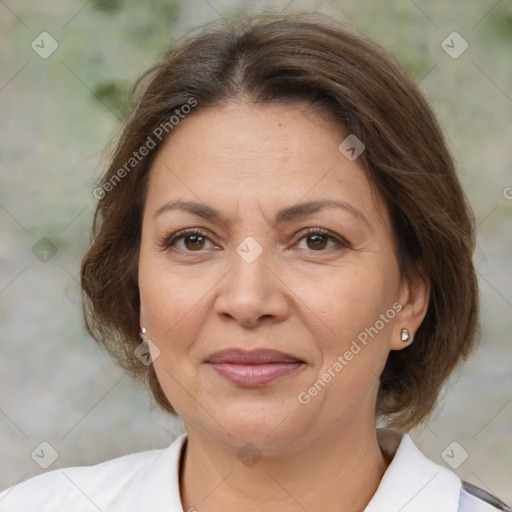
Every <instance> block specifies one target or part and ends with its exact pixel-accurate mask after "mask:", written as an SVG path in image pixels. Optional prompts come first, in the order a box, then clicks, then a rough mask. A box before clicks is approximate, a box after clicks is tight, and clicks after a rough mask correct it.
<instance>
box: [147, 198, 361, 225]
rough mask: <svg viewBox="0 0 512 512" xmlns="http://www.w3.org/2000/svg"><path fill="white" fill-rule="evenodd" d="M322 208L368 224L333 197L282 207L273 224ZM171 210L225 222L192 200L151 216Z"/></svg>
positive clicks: (165, 208) (160, 210) (355, 210)
mask: <svg viewBox="0 0 512 512" xmlns="http://www.w3.org/2000/svg"><path fill="white" fill-rule="evenodd" d="M324 208H335V209H338V210H343V211H345V212H349V213H350V214H352V215H353V216H354V217H356V218H358V219H360V220H362V221H364V222H366V224H368V226H370V223H369V222H368V219H367V218H366V217H365V215H364V214H363V212H361V211H360V210H358V209H357V208H355V207H354V206H352V205H351V204H350V203H347V202H346V201H339V200H333V199H324V200H322V201H308V202H305V203H299V204H296V205H293V206H290V207H288V208H284V209H283V210H280V211H279V212H278V213H277V215H276V219H275V224H282V223H285V222H290V221H292V220H295V219H299V218H303V217H307V216H308V215H312V214H313V213H316V212H318V211H320V210H322V209H324ZM171 210H182V211H186V212H189V213H192V214H194V215H197V216H198V217H202V218H205V219H209V220H214V221H218V222H220V223H223V224H225V223H226V221H225V220H224V219H223V217H222V215H221V214H220V213H219V212H218V211H217V210H215V209H214V208H212V207H211V206H208V205H206V204H204V203H197V202H194V201H169V202H168V203H165V204H164V205H163V206H161V207H160V208H158V210H156V212H155V213H154V214H153V218H155V217H157V216H159V215H161V214H162V213H164V212H168V211H171ZM370 227H371V226H370Z"/></svg>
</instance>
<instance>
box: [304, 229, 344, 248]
mask: <svg viewBox="0 0 512 512" xmlns="http://www.w3.org/2000/svg"><path fill="white" fill-rule="evenodd" d="M295 236H296V237H297V238H299V240H300V241H302V240H304V239H305V240H306V246H307V249H309V250H311V251H314V252H322V251H325V250H329V249H332V248H337V249H343V248H348V247H349V244H348V242H346V241H345V240H344V239H342V238H341V237H339V236H337V235H335V234H334V233H331V232H330V231H327V230H326V229H321V228H309V229H308V230H307V231H306V232H301V233H298V234H297V235H295ZM329 242H333V243H334V247H332V246H331V247H326V246H327V244H328V243H329Z"/></svg>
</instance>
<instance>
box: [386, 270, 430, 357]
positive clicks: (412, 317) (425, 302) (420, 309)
mask: <svg viewBox="0 0 512 512" xmlns="http://www.w3.org/2000/svg"><path fill="white" fill-rule="evenodd" d="M430 291H431V284H430V279H429V278H428V277H427V276H426V275H425V274H424V273H423V272H421V271H418V272H417V273H415V274H414V276H412V277H411V278H409V279H407V280H405V281H404V284H403V285H402V288H401V293H400V299H401V300H400V301H399V302H400V304H401V305H402V309H401V310H400V312H399V313H398V314H397V315H396V317H395V324H394V326H393V332H392V335H391V336H392V337H391V340H390V344H389V345H390V346H389V348H390V350H401V349H403V348H405V347H408V346H409V345H410V344H411V343H413V342H414V336H415V334H416V331H417V330H418V329H419V327H420V325H421V323H422V322H423V320H424V319H425V316H426V314H427V311H428V306H429V303H430ZM404 329H407V331H408V334H409V335H408V336H407V332H405V331H403V330H404Z"/></svg>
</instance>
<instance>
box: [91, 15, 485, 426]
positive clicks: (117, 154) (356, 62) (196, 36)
mask: <svg viewBox="0 0 512 512" xmlns="http://www.w3.org/2000/svg"><path fill="white" fill-rule="evenodd" d="M143 84H145V85H144V86H143ZM136 86H137V87H138V88H139V89H141V92H140V94H139V96H138V100H137V102H136V104H135V105H134V107H133V109H132V114H131V116H130V118H129V119H128V120H127V122H126V123H125V126H124V129H123V131H122V134H121V136H120V138H119V141H118V143H117V145H116V147H115V150H114V151H113V154H112V157H111V160H110V165H109V167H108V169H107V171H106V172H105V173H104V175H103V177H102V179H101V193H100V194H98V195H99V196H100V197H101V199H100V200H99V202H98V205H97V209H96V212H95V216H94V221H93V227H92V236H93V241H92V245H91V247H90V249H89V251H88V252H87V254H86V255H85V257H84V259H83V262H82V266H81V284H82V289H83V308H84V318H85V322H86V327H87V329H88V331H89V333H90V334H91V335H92V336H93V338H94V339H95V340H96V341H97V342H99V343H101V344H102V345H103V346H104V347H105V348H106V349H107V350H108V351H109V353H110V354H111V355H112V356H113V357H114V359H115V360H116V361H117V363H118V364H120V365H121V366H122V367H123V368H124V369H125V370H126V371H128V372H129V374H130V375H131V376H132V377H134V378H143V379H145V380H147V382H148V383H149V386H150V389H151V392H152V394H153V396H154V398H155V399H156V401H157V402H158V403H159V404H160V405H161V406H162V407H163V408H164V409H166V410H167V411H170V412H172V413H175V411H174V409H173V407H172V405H171V404H170V403H169V401H168V400H167V398H166V396H165V394H164V392H163V390H162V388H161V387H160V385H159V382H158V380H157V377H156V374H155V371H154V369H153V366H152V365H150V366H145V365H144V364H142V363H141V362H140V361H139V359H137V357H135V355H134V350H135V348H136V347H137V346H138V345H139V344H140V338H139V328H140V326H139V291H138V284H137V268H138V257H139V246H140V237H141V225H142V211H143V207H144V200H145V194H146V188H147V182H148V175H149V172H150V168H151V162H152V161H153V159H154V157H155V154H156V152H157V151H158V148H159V147H160V146H161V144H162V142H163V141H164V140H165V137H161V139H162V140H157V139H158V138H157V137H156V136H155V133H160V132H161V127H162V126H164V125H165V123H167V124H166V125H165V126H167V131H168V133H172V126H171V124H172V123H171V124H170V123H169V119H170V116H172V115H173V114H178V113H180V112H181V113H183V112H186V111H187V110H186V109H184V105H187V104H188V105H190V104H191V99H192V101H194V102H196V104H195V106H194V108H193V109H190V108H189V109H188V110H192V111H191V112H190V113H189V114H188V115H194V112H197V111H199V110H200V109H202V108H206V107H212V106H216V105H220V104H221V103H225V102H228V101H230V100H234V99H237V98H241V97H243V98H248V99H249V100H250V101H251V102H252V103H254V104H255V105H258V104H260V105H265V104H272V103H276V102H277V103H288V104H293V103H294V102H301V103H304V102H307V103H308V104H310V105H311V106H312V107H315V108H317V109H318V110H320V111H321V112H324V113H325V115H326V116H328V117H329V119H331V120H333V121H334V122H336V123H337V125H338V126H340V127H341V128H343V129H344V130H345V131H346V133H347V134H348V133H351V134H354V135H356V136H357V137H358V138H359V139H360V140H361V141H363V143H364V144H365V146H366V149H365V151H364V152H363V153H362V154H361V156H360V157H359V158H360V159H361V164H362V166H363V167H364V169H365V172H366V173H367V176H368V179H369V181H370V183H371V184H372V186H373V187H375V188H376V189H377V190H378V192H379V193H380V196H381V197H382V198H383V200H384V203H385V204H386V207H387V209H388V213H389V216H390V219H391V222H392V227H393V231H394V238H395V240H394V241H395V247H396V254H397V259H398V263H399V268H400V275H401V277H402V278H407V277H410V276H412V275H413V273H414V272H420V271H421V272H423V273H424V275H426V276H427V277H428V278H429V280H430V283H431V293H430V300H429V306H428V310H427V313H426V316H425V319H424V321H423V323H422V324H421V326H420V328H419V329H418V331H417V332H416V333H415V338H414V342H413V343H412V344H411V345H410V346H408V347H407V348H405V349H403V350H398V351H391V352H390V354H389V356H388V359H387V362H386V365H385V368H384V371H383V373H382V375H381V376H380V388H379V393H378V398H377V404H376V407H377V414H378V415H379V417H380V418H381V419H383V420H385V421H386V422H387V425H388V426H389V427H393V428H399V429H405V430H407V429H410V428H412V427H414V426H416V425H418V424H419V423H421V422H422V421H424V420H426V419H427V418H428V417H429V415H430V414H431V412H432V410H433V409H434V407H435V404H436V400H437V397H438V395H439V393H440V390H441V389H442V386H443V384H444V383H445V381H446V379H447V378H448V376H449V375H450V373H451V372H452V371H453V370H454V368H455V367H456V366H457V365H458V364H459V363H460V362H461V361H463V360H464V359H466V358H467V357H468V355H469V354H470V352H471V351H472V350H473V349H474V348H475V346H476V344H477V342H478V339H479V332H480V329H479V325H478V286H477V279H476V274H475V269H474V267H473V264H472V253H473V250H474V246H475V226H474V218H473V214H472V211H471V209H470V207H469V205H468V203H467V201H466V198H465V196H464V193H463V191H462V188H461V185H460V183H459V180H458V178H457V175H456V173H455V168H454V163H453V160H452V158H451V156H450V153H449V151H448V149H447V146H446V143H445V141H444V139H443V135H442V133H441V130H440V127H439V125H438V123H437V121H436V118H435V116H434V114H433V112H432V110H431V108H430V107H429V105H428V104H427V102H426V101H425V99H424V97H423V96H422V94H421V93H420V92H419V90H418V88H417V86H416V85H415V84H414V82H413V81H412V80H411V78H410V77H409V76H408V75H407V74H406V72H404V71H403V69H402V67H401V66H400V65H399V64H398V63H397V62H396V61H395V59H394V57H393V56H391V55H390V54H389V53H388V52H387V51H385V50H384V49H382V48H380V47H379V46H378V45H376V44H375V43H373V42H372V41H369V40H368V39H367V38H366V37H365V36H364V35H362V34H361V33H360V32H359V31H358V30H357V29H356V28H355V27H353V26H352V25H350V24H347V23H346V22H341V21H333V20H332V19H328V18H327V17H326V16H323V15H320V14H311V13H296V14H293V15H290V14H286V15H277V14H270V15H269V14H265V15H259V16H253V17H245V16H242V17H238V18H231V20H229V21H228V22H225V23H223V24H219V23H213V24H207V25H204V26H203V27H201V28H200V29H199V31H198V32H197V33H191V34H189V36H188V37H187V38H186V39H185V40H184V41H182V42H181V43H180V44H179V45H177V46H176V47H175V48H174V49H172V50H171V51H170V52H169V53H168V54H167V55H166V57H165V58H164V59H163V60H162V62H160V63H159V64H158V65H156V66H154V67H153V68H151V69H150V70H149V71H147V72H146V73H145V74H144V75H143V76H142V77H141V78H140V79H139V80H138V81H137V83H136ZM159 127H160V128H159ZM158 130H160V131H158ZM148 137H150V138H151V139H152V140H153V142H154V143H155V146H156V147H154V148H153V149H151V151H149V153H148V154H147V155H146V156H144V157H142V156H141V155H140V154H138V157H137V160H133V159H134V152H135V153H137V152H138V151H139V149H140V148H141V147H142V146H144V145H148V140H149V139H148ZM340 142H341V141H340ZM130 159H132V160H130ZM128 162H130V164H129V165H127V163H128ZM121 169H124V172H121Z"/></svg>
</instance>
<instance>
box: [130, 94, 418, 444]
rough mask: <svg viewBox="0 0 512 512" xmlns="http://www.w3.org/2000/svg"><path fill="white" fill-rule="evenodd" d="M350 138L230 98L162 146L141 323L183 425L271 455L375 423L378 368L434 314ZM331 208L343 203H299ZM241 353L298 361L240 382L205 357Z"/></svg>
mask: <svg viewBox="0 0 512 512" xmlns="http://www.w3.org/2000/svg"><path fill="white" fill-rule="evenodd" d="M345 137H346V134H344V133H343V132H342V131H341V130H340V129H337V128H335V127H333V126H332V125H330V124H328V123H327V122H326V121H324V120H323V119H322V118H321V117H318V116H317V114H315V113H313V112H312V110H311V108H310V107H306V106H284V105H283V106H264V107H262V106H257V107H256V106H250V105H247V104H243V103H231V104H228V105H225V106H222V107H215V108H211V109H206V110H202V111H197V112H195V113H194V114H193V115H190V116H189V117H188V118H186V119H185V120H184V121H181V123H180V125H179V126H178V127H176V128H175V129H174V131H173V132H172V135H171V136H170V137H169V138H168V139H167V141H166V142H165V144H164V145H163V146H162V148H161V149H160V151H159V153H158V155H157V157H156V159H155V161H154V163H153V166H152V169H151V171H150V179H149V186H148V190H147V196H146V201H145V208H144V215H143V225H142V239H141V248H140V260H139V289H140V301H141V318H140V320H141V325H143V326H145V327H146V328H147V337H148V338H149V339H150V340H151V342H152V343H153V344H154V345H155V346H156V347H158V350H159V351H160V354H159V356H158V357H156V358H155V361H154V367H155V371H156V373H157V376H158V379H159V381H160V384H161V386H162V388H163V390H164V392H165V394H166V396H167V398H168V400H169V401H170V402H171V404H172V405H173V407H174V408H175V409H176V411H177V412H178V413H179V414H180V415H181V416H182V417H183V419H184V421H185V424H186V425H187V430H189V428H190V429H195V430H196V431H200V432H202V433H203V434H207V435H209V436H212V437H213V438H216V439H218V440H220V441H222V442H224V443H230V444H233V445H239V444H240V442H242V441H243V442H245V441H246V440H251V441H252V442H253V443H254V444H256V445H257V446H260V447H265V448H266V449H267V450H269V451H270V450H272V449H276V450H278V449H281V448H282V447H283V446H284V445H286V444H288V443H293V442H297V443H298V442H308V441H313V440H314V439H317V438H320V437H321V436H323V435H325V434H326V432H329V431H331V432H334V431H335V430H337V431H339V428H340V427H343V425H344V424H348V423H349V422H353V421H354V419H355V418H357V419H358V420H359V421H360V422H363V423H364V424H371V426H372V428H374V426H375V423H374V422H375V413H374V411H375V402H376V396H377V390H378V376H379V375H380V373H381V371H382V369H383V368H384V365H385V362H386V358H387V356H388V353H389V351H390V350H393V349H399V348H402V347H404V346H406V344H404V343H402V342H400V329H401V327H404V326H406V327H408V328H409V330H411V332H414V331H415V329H416V328H417V327H418V326H419V323H421V320H422V317H423V314H424V309H421V308H419V307H418V306H417V305H416V306H413V305H411V304H409V303H410V302H412V299H411V297H413V294H412V293H411V290H410V287H409V286H408V285H407V284H405V283H404V284H402V283H401V282H400V277H399V271H398V264H397V259H396V255H395V252H394V246H393V238H392V232H391V228H390V223H389V218H388V215H387V213H386V210H385V207H384V205H383V203H382V202H381V200H380V199H379V198H378V197H377V196H376V195H375V193H374V192H373V189H372V188H371V187H370V184H369V182H368V180H367V178H366V177H365V173H364V171H363V169H362V168H361V166H360V164H359V163H358V160H357V159H356V160H355V161H349V160H348V159H347V158H346V157H345V156H344V155H343V154H342V153H341V152H340V150H339V149H338V146H339V144H340V143H341V142H342V141H343V140H344V139H345ZM176 201H180V202H182V203H189V202H193V203H198V204H199V206H201V207H203V210H205V211H199V209H198V208H195V211H192V208H189V209H187V208H185V209H181V208H176V207H175V208H173V207H172V206H171V203H173V202H176ZM324 201H331V202H332V204H334V202H337V203H338V204H339V206H338V207H336V206H323V207H318V204H317V205H316V207H309V208H306V207H304V206H302V208H297V207H301V205H304V204H305V203H318V202H324ZM205 207H208V208H207V209H206V208H205ZM292 208H293V209H292ZM208 212H209V213H210V215H206V214H207V213H208ZM212 212H214V215H212ZM280 212H281V214H280ZM283 212H284V213H283ZM183 230H190V231H189V232H187V233H183ZM419 309H421V311H419ZM230 348H236V349H242V350H253V349H273V350H278V351H281V352H284V353H286V354H290V355H292V356H293V358H294V359H295V360H298V361H302V363H301V364H295V365H291V364H288V365H281V366H282V368H283V372H284V373H283V374H282V375H281V376H280V377H277V378H275V375H274V374H272V375H274V378H273V379H270V380H266V381H265V380H264V379H263V380H261V379H260V380H257V379H255V380H252V381H249V380H247V381H244V382H240V381H233V380H231V379H229V378H227V377H226V376H225V375H223V374H222V373H219V371H217V369H216V368H220V367H219V366H217V367H215V365H212V364H211V363H209V362H207V361H208V360H209V358H211V356H212V355H213V354H214V353H216V352H218V351H221V350H224V349H230ZM225 368H227V367H225ZM231 368H233V366H231ZM274 368H277V367H274Z"/></svg>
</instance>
